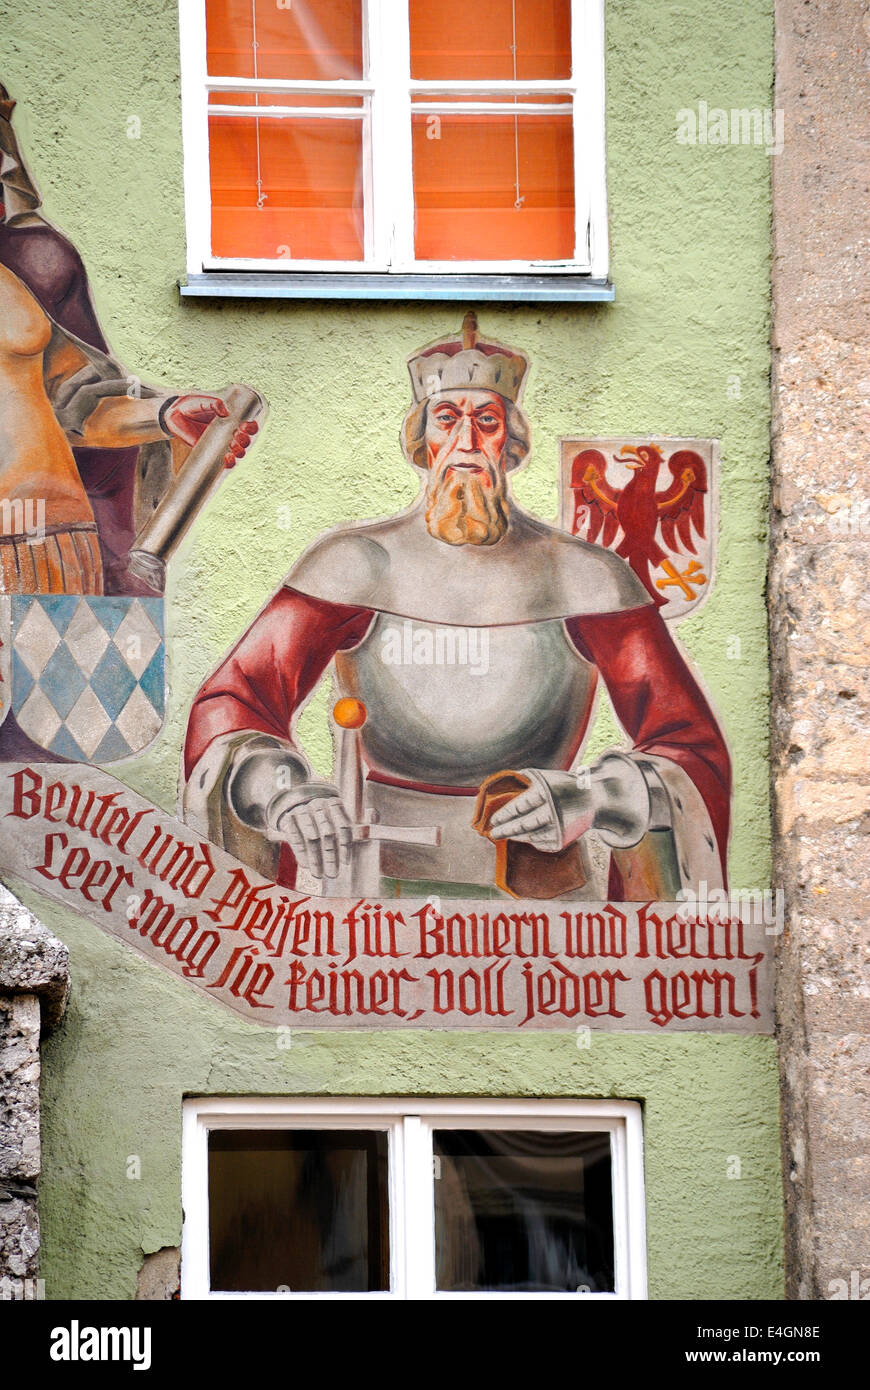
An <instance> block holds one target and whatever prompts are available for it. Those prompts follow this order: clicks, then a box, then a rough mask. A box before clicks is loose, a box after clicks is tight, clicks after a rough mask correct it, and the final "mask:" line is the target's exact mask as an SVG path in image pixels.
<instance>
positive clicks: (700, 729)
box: [566, 604, 731, 874]
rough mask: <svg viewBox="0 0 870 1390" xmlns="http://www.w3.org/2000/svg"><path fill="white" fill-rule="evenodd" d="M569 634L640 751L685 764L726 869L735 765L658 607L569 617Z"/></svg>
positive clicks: (683, 766)
mask: <svg viewBox="0 0 870 1390" xmlns="http://www.w3.org/2000/svg"><path fill="white" fill-rule="evenodd" d="M566 627H567V629H568V634H569V636H570V638H571V640H572V642H573V643H574V645H575V647H576V648H577V650H578V651H579V652H580V654H581V656H584V657H585V658H586V660H587V661H591V662H593V663H594V665H595V666H597V667H598V669H599V671H600V672H601V675H602V678H603V680H604V683H605V685H606V686H607V690H608V693H609V695H610V699H611V701H612V703H613V708H614V711H615V713H616V717H617V719H618V720H619V722H620V724H621V725H622V727H623V728H624V729H625V730H626V732H627V733H628V734H629V736H630V737H631V739H632V742H633V743H634V747H635V749H637V750H638V751H639V752H644V753H652V754H656V755H657V756H659V757H662V758H670V759H671V760H672V761H673V762H675V763H678V764H679V766H680V767H681V768H682V769H683V771H684V772H686V773H687V774H688V776H689V777H691V779H692V781H693V782H694V784H695V786H696V787H697V788H698V791H699V792H700V794H701V796H702V797H703V800H704V804H705V806H706V807H707V811H708V812H709V815H710V820H711V821H712V824H713V830H714V833H715V835H716V840H717V844H718V848H719V854H720V857H721V860H722V872H723V874H724V873H725V872H726V868H727V861H726V855H727V849H728V829H729V818H730V808H731V760H730V758H729V756H728V749H727V747H726V746H725V740H724V738H723V736H722V732H721V730H720V728H719V725H718V724H717V723H716V719H715V716H714V714H713V711H712V710H711V709H710V706H709V704H708V703H707V701H706V699H705V698H704V696H703V694H702V693H701V690H700V688H699V686H698V683H697V681H696V680H695V678H694V676H693V675H692V673H691V671H690V670H689V668H688V666H687V665H686V662H685V661H684V660H683V658H682V656H681V655H680V653H679V651H678V650H677V647H676V644H675V642H674V640H673V638H672V637H671V634H670V633H669V632H668V629H667V627H666V626H665V623H664V620H663V619H662V617H661V615H660V613H659V612H658V609H656V608H655V607H653V605H652V604H650V605H649V606H648V607H646V606H645V607H643V608H633V609H630V610H629V611H627V612H624V613H604V614H594V615H593V616H591V617H585V618H570V619H569V620H568V622H567V623H566Z"/></svg>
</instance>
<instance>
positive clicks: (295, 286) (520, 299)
mask: <svg viewBox="0 0 870 1390" xmlns="http://www.w3.org/2000/svg"><path fill="white" fill-rule="evenodd" d="M178 287H179V290H180V292H181V295H182V297H183V298H185V299H187V298H191V299H198V298H199V299H201V298H206V299H406V300H407V299H458V300H463V301H464V300H468V299H474V300H477V301H480V302H483V301H486V300H503V301H506V302H512V303H515V304H522V303H535V302H539V301H550V302H556V303H566V304H569V303H581V302H584V301H589V302H598V303H600V302H609V301H610V300H612V299H613V297H614V288H613V285H612V284H611V283H610V282H609V281H608V280H595V279H593V278H592V277H591V276H588V275H452V274H451V275H383V274H366V272H365V271H361V272H359V273H356V272H354V273H353V274H349V275H348V274H341V273H339V274H335V275H332V274H321V273H319V272H314V271H301V272H298V273H297V274H285V273H282V272H276V271H268V272H266V273H264V274H260V275H256V274H248V273H246V272H244V271H233V272H223V271H210V272H207V273H205V274H202V275H188V277H187V279H186V280H181V281H179V285H178Z"/></svg>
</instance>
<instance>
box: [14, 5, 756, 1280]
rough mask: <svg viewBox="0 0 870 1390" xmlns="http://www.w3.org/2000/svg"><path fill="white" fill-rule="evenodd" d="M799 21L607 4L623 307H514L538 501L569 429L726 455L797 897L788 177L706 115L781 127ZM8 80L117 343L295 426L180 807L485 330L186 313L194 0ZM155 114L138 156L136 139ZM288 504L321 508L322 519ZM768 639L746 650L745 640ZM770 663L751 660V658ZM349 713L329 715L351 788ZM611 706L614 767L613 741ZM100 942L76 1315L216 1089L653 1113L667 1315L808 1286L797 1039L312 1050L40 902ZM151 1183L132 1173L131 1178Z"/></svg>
mask: <svg viewBox="0 0 870 1390" xmlns="http://www.w3.org/2000/svg"><path fill="white" fill-rule="evenodd" d="M771 11H772V5H771V4H770V3H769V0H695V3H694V4H692V5H691V6H690V7H686V6H685V5H683V4H677V3H670V2H669V0H608V3H607V55H608V56H607V69H608V72H607V76H608V109H607V117H608V169H609V198H610V209H611V235H612V273H613V278H614V280H615V283H616V292H617V298H616V302H615V304H613V305H598V306H594V305H575V306H571V307H553V306H550V305H529V306H522V305H507V306H497V305H492V306H481V307H480V318H481V324H482V327H483V330H484V332H485V333H487V334H491V335H492V336H494V337H497V338H499V339H501V340H502V341H506V342H508V343H515V344H516V345H517V346H518V347H521V348H522V349H524V350H525V351H527V352H528V353H529V354H530V356H531V358H532V362H533V369H532V373H531V379H530V382H529V386H528V390H527V394H526V400H525V404H526V408H527V410H528V413H529V416H530V418H531V421H532V424H533V430H534V453H533V459H532V462H531V464H530V466H529V467H528V468H527V470H526V472H525V473H524V474H523V475H522V476H521V477H520V478H519V479H518V480H517V483H516V491H517V494H518V497H519V500H520V501H521V502H522V503H523V504H524V505H526V506H527V507H529V508H531V509H532V510H534V511H537V512H538V513H539V514H540V515H542V516H544V517H549V518H552V519H555V516H556V507H557V491H556V475H557V456H558V455H557V449H558V440H559V437H560V436H561V435H576V434H579V433H584V434H603V435H607V434H609V433H612V434H632V433H643V432H645V431H646V432H650V433H657V432H658V433H661V434H669V435H686V436H701V437H710V436H712V437H716V438H718V439H720V440H721V451H722V460H723V466H722V495H721V532H720V545H719V558H718V565H717V573H716V582H715V587H714V589H713V592H712V594H711V597H710V599H709V601H708V602H707V604H706V607H705V608H704V610H703V611H702V613H701V614H699V615H698V616H696V617H695V618H693V619H689V620H688V621H687V622H686V623H684V624H683V625H682V627H681V629H680V638H681V641H682V642H683V643H684V645H685V646H686V648H687V649H688V650H689V651H690V652H691V653H692V655H693V656H694V657H695V658H696V660H697V662H698V663H699V665H700V668H701V671H702V673H703V678H704V681H705V684H706V686H707V689H708V690H709V692H710V695H711V697H712V700H713V702H714V705H715V707H716V709H717V711H718V713H719V715H720V717H721V719H722V721H723V724H724V727H725V730H726V733H727V735H728V737H729V739H730V743H731V748H732V752H733V756H734V770H735V784H736V790H735V800H734V831H733V836H732V848H731V866H730V867H731V879H732V883H733V884H734V885H736V886H738V887H746V888H748V887H752V886H758V887H763V886H766V885H767V884H768V883H769V872H770V869H769V858H768V851H769V833H768V808H767V794H768V766H767V716H768V707H767V651H766V615H765V605H764V587H765V567H766V523H767V460H768V439H769V435H768V431H769V399H768V390H769V382H768V364H769V349H768V307H769V306H768V269H769V267H768V258H769V214H770V206H769V172H770V170H769V159H768V156H767V155H766V154H765V152H764V150H763V148H758V147H752V146H750V147H740V146H738V147H727V146H726V147H721V148H713V147H696V148H693V147H690V146H686V145H680V144H678V143H677V142H676V140H675V130H676V120H675V113H676V111H677V110H678V109H679V108H682V107H692V106H696V105H697V103H698V101H699V100H705V101H707V102H708V103H709V104H710V105H711V106H720V107H725V108H730V107H732V106H736V107H752V106H761V107H767V106H769V105H770V101H771V82H772V13H771ZM0 29H2V32H3V35H4V43H3V50H4V51H3V68H2V72H0V76H2V78H3V80H4V81H5V82H6V83H7V85H8V86H9V88H10V89H11V91H12V94H13V95H14V96H15V97H16V98H17V99H18V102H19V106H18V109H17V111H16V117H15V120H16V127H17V129H18V132H19V137H20V139H21V143H22V148H23V149H24V150H25V152H26V153H27V155H28V156H29V163H30V165H31V168H32V171H33V173H34V175H35V177H36V179H37V181H38V182H39V184H40V185H41V188H42V191H43V195H44V202H45V208H46V211H47V214H48V215H49V217H51V218H52V219H53V220H54V221H55V222H56V223H57V225H58V226H60V227H61V228H63V230H64V231H65V232H66V233H67V234H68V235H69V236H70V237H71V238H72V239H73V241H74V242H75V243H76V245H77V246H78V247H79V249H80V250H81V252H82V254H83V257H84V260H85V263H86V265H87V267H88V271H89V274H90V278H91V281H92V284H93V288H94V294H95V298H96V302H97V307H98V310H99V313H100V316H101V319H102V322H103V326H104V329H105V331H106V333H107V336H108V337H109V339H110V342H111V344H112V347H113V350H114V351H115V352H116V353H117V354H118V356H119V357H120V358H121V359H122V360H123V361H124V362H125V363H126V364H127V366H128V368H129V369H130V371H131V372H134V373H135V374H137V375H138V376H140V377H141V378H142V379H144V380H146V381H158V382H162V383H165V384H166V385H167V386H171V387H173V388H176V389H181V388H187V387H199V388H201V389H209V388H217V387H221V386H223V385H225V384H227V383H228V382H230V381H250V382H252V383H253V384H254V385H256V386H257V387H258V389H260V390H261V391H262V392H263V393H264V394H265V395H266V396H267V397H268V399H269V401H270V402H271V414H270V418H269V421H268V424H267V427H266V429H265V431H264V433H263V436H262V438H261V440H260V442H259V444H258V447H257V448H256V450H255V452H254V454H253V456H252V458H251V459H250V461H249V462H248V463H245V464H243V465H241V466H240V467H238V468H237V469H236V470H235V471H234V473H233V474H232V475H231V476H229V477H228V478H227V480H226V482H225V483H224V485H223V487H222V489H221V491H220V493H219V495H218V496H217V497H216V498H215V499H213V501H212V502H211V503H210V505H209V506H208V508H207V510H206V512H205V514H204V515H203V516H202V517H201V518H200V520H199V522H198V523H197V525H196V527H195V529H194V532H193V533H192V534H191V535H190V536H189V537H188V538H187V541H186V542H185V544H184V547H183V550H182V552H181V553H180V555H179V556H178V557H177V559H176V561H175V563H174V567H173V569H172V573H171V579H170V585H169V590H168V605H167V613H168V627H169V633H170V653H171V656H170V660H171V702H170V708H169V715H168V718H167V722H166V726H165V729H164V731H163V734H162V736H161V737H160V738H159V740H158V741H157V743H156V744H155V745H154V746H153V747H152V748H151V749H150V750H149V751H148V752H147V754H146V755H145V756H143V757H141V758H140V759H139V760H138V761H137V762H136V763H134V764H132V765H127V766H126V767H124V768H118V772H119V773H120V775H121V776H122V777H123V778H124V779H125V780H128V781H129V782H130V784H131V785H132V786H134V787H135V788H136V789H137V790H139V791H141V792H142V793H144V794H145V795H147V796H149V797H150V798H151V799H153V800H155V801H157V802H159V803H160V804H161V805H163V806H164V807H166V808H167V809H169V810H171V809H173V808H174V806H175V798H176V792H177V773H178V761H179V750H180V744H181V738H182V733H183V728H184V723H185V718H186V711H187V709H188V707H189V704H190V700H191V697H192V695H193V693H194V691H195V689H196V687H197V686H198V684H199V683H200V681H201V680H202V678H203V677H204V675H205V674H206V673H207V672H208V671H209V670H210V669H211V668H212V667H213V666H214V664H215V662H216V661H217V659H218V658H219V656H220V655H221V654H222V653H223V652H224V651H225V650H226V649H227V647H228V646H229V645H230V644H231V643H232V641H233V640H234V638H235V637H236V636H237V635H238V634H239V633H240V631H241V630H242V629H243V628H244V626H245V625H246V624H247V623H248V621H249V620H250V618H251V617H252V616H253V615H254V614H255V613H256V611H257V610H258V608H259V607H260V606H261V604H262V603H263V602H264V600H265V599H266V597H267V596H268V595H269V594H270V592H271V591H272V589H273V588H274V587H275V586H276V585H277V583H278V582H279V581H280V579H281V577H282V576H283V574H284V573H285V572H286V570H287V569H288V568H289V566H290V564H291V562H292V561H293V559H294V558H295V557H296V556H297V555H298V554H299V552H300V551H301V550H302V549H303V547H304V546H305V545H306V544H307V543H308V542H309V541H310V540H311V539H312V538H313V537H314V536H315V535H317V534H318V533H319V532H320V531H322V530H323V529H324V528H325V527H327V526H329V525H331V524H333V523H334V522H336V521H338V520H342V519H345V518H347V517H349V516H351V515H355V516H360V517H366V516H372V517H374V516H378V515H383V514H385V513H389V512H392V511H395V510H397V509H398V508H399V507H400V506H404V505H405V504H407V503H408V502H409V501H410V500H411V498H412V496H413V493H414V481H413V479H412V478H411V476H410V472H409V470H408V469H407V467H406V466H405V464H404V463H403V461H402V459H401V455H400V452H399V448H398V444H397V434H398V428H399V424H400V421H401V418H402V415H403V413H404V409H405V407H406V404H407V399H408V386H407V375H406V369H405V366H404V359H405V358H406V356H407V355H408V353H409V352H411V351H412V350H413V349H414V348H416V347H418V346H419V345H420V344H421V343H424V342H426V341H428V340H430V339H432V338H434V337H435V336H436V335H437V334H439V333H442V332H444V331H446V330H450V331H452V330H455V329H456V328H458V324H459V320H460V318H461V313H462V311H463V309H464V307H465V306H456V307H454V306H451V305H445V304H431V305H429V304H398V305H397V304H389V305H388V304H382V305H379V304H371V303H366V304H350V305H339V304H335V303H332V304H323V305H317V304H302V305H300V304H298V303H293V302H283V303H275V302H269V303H262V302H261V303H239V302H238V301H228V302H223V303H222V302H220V301H194V302H192V301H189V300H188V301H186V302H185V303H183V304H182V303H180V302H179V298H178V293H177V290H176V287H175V282H176V280H177V278H178V277H179V275H181V274H182V272H183V267H184V224H183V199H182V175H181V167H182V166H181V135H180V98H179V80H178V33H177V16H176V6H175V4H174V3H173V0H139V3H138V4H137V5H135V6H125V7H123V8H119V7H118V6H117V4H114V3H109V0H88V3H87V4H86V5H84V6H82V5H80V4H78V3H73V0H29V3H27V4H26V5H25V4H24V3H23V2H22V0H15V3H14V4H11V5H10V4H8V3H5V4H2V5H0ZM130 116H137V117H139V119H140V121H141V134H140V138H138V139H130V138H128V134H127V131H128V117H130ZM279 507H289V508H290V524H289V527H284V526H282V525H281V522H282V521H283V520H284V519H285V518H284V514H282V513H279V510H278V509H279ZM734 638H737V639H739V643H735V642H734V640H733V639H734ZM738 652H739V655H738V654H737V653H738ZM325 708H326V704H325V697H324V698H322V699H320V700H315V701H314V702H313V703H312V705H311V706H310V707H309V709H308V710H307V711H306V713H305V715H304V716H303V721H302V726H301V732H302V736H303V740H304V741H305V743H306V747H307V749H308V751H309V753H311V754H312V756H313V758H314V761H315V763H316V764H317V765H319V767H320V768H321V769H322V770H327V769H328V767H329V756H330V755H329V745H328V737H327V732H326V723H325ZM614 733H615V729H614V726H613V724H612V721H611V720H610V718H609V716H607V715H606V713H603V712H602V713H601V714H599V718H598V724H597V726H596V729H595V732H594V736H593V742H592V743H591V745H590V752H596V751H598V750H600V749H601V748H602V747H604V746H606V745H607V744H608V743H609V742H612V740H613V738H614ZM10 886H11V887H13V889H15V891H18V892H19V893H20V895H21V896H22V898H24V899H25V900H26V901H27V902H28V904H29V905H30V906H31V907H32V908H33V910H34V911H36V912H37V913H38V915H40V916H41V917H42V919H43V920H44V921H45V922H46V924H47V925H49V926H50V927H51V928H52V929H53V930H54V931H55V932H56V933H57V935H58V936H60V937H61V938H62V939H63V940H64V941H65V942H66V943H67V944H68V945H69V947H70V950H71V955H72V972H73V994H72V1002H71V1005H70V1010H69V1013H68V1016H67V1019H66V1021H65V1023H64V1025H63V1027H62V1028H61V1030H60V1031H59V1032H58V1033H57V1034H56V1035H55V1036H54V1037H52V1038H51V1039H50V1040H49V1042H48V1043H47V1045H46V1047H45V1051H44V1077H43V1099H44V1172H43V1177H42V1180H41V1216H42V1224H43V1241H44V1245H43V1259H42V1273H43V1275H44V1277H45V1280H46V1291H47V1296H48V1297H49V1298H64V1297H92V1298H129V1297H131V1296H132V1295H133V1293H134V1292H135V1287H136V1274H137V1270H138V1268H139V1266H140V1264H141V1262H142V1258H143V1252H150V1251H153V1250H156V1249H158V1248H160V1247H161V1246H164V1245H175V1244H177V1243H178V1242H179V1239H180V1233H181V1207H180V1177H179V1174H180V1122H181V1099H182V1097H183V1096H184V1095H185V1094H198V1093H227V1094H251V1093H267V1094H275V1093H288V1094H292V1093H297V1094H311V1093H354V1092H356V1093H360V1094H380V1093H393V1094H413V1093H417V1092H419V1093H421V1094H460V1095H474V1094H489V1095H530V1096H543V1095H547V1094H552V1095H571V1096H620V1097H625V1098H639V1099H642V1100H643V1102H644V1105H645V1141H646V1180H647V1194H648V1223H649V1226H648V1238H649V1273H650V1291H651V1295H652V1297H654V1298H683V1299H692V1298H745V1299H759V1298H777V1297H780V1296H781V1293H782V1270H781V1208H782V1197H781V1182H780V1164H779V1139H778V1104H779V1102H778V1089H777V1071H776V1056H775V1046H774V1042H773V1040H772V1039H770V1038H764V1037H750V1038H738V1037H736V1036H718V1037H716V1036H712V1035H700V1034H698V1035H685V1034H684V1035H682V1036H679V1037H659V1036H650V1035H624V1036H616V1035H613V1034H610V1035H607V1034H599V1035H594V1036H593V1039H592V1044H591V1047H590V1048H588V1049H578V1048H577V1046H576V1040H575V1038H574V1036H573V1035H553V1034H547V1035H544V1034H539V1035H536V1036H504V1035H499V1036H495V1035H483V1034H474V1035H472V1034H465V1035H461V1034H456V1035H443V1034H427V1033H419V1032H418V1033H414V1032H408V1033H402V1034H397V1033H395V1032H393V1033H390V1034H375V1033H360V1034H355V1035H352V1034H332V1035H327V1034H321V1035H318V1034H313V1033H308V1034H298V1035H296V1034H294V1039H293V1045H292V1047H291V1048H290V1049H289V1050H281V1049H279V1048H277V1047H276V1040H275V1036H274V1034H273V1033H271V1032H270V1031H268V1030H265V1029H264V1030H258V1029H256V1028H254V1027H252V1026H250V1025H247V1024H245V1023H243V1022H241V1021H238V1020H235V1019H233V1018H232V1017H231V1016H230V1015H229V1014H228V1013H226V1012H225V1011H224V1010H223V1009H221V1008H219V1007H218V1006H217V1005H214V1006H210V1004H209V1002H208V1001H206V1000H203V999H202V998H200V997H199V996H197V995H196V994H195V993H194V991H193V990H191V989H188V988H186V987H185V986H184V985H183V984H182V983H180V982H179V981H177V980H175V979H173V978H171V977H170V976H169V975H168V974H166V973H163V972H161V971H160V970H158V969H157V968H156V967H155V966H152V965H151V964H150V963H148V962H146V961H143V960H142V959H140V958H139V957H137V956H135V955H134V954H133V952H132V951H130V950H128V949H127V948H125V947H124V946H123V945H122V944H120V943H118V942H116V941H114V940H113V939H111V938H109V937H108V936H106V935H104V934H103V933H102V932H101V931H99V930H98V929H97V928H96V927H95V926H92V925H90V923H88V922H87V921H85V920H84V919H82V918H77V917H73V916H70V915H67V914H66V913H65V912H63V911H62V910H61V909H60V908H58V907H56V906H55V905H53V904H50V903H49V902H48V900H47V899H44V898H42V897H40V896H39V895H37V894H35V893H33V892H31V891H29V890H27V889H25V888H23V887H22V886H21V885H19V884H17V883H14V882H11V883H10ZM131 1154H138V1155H139V1156H140V1157H141V1161H142V1168H141V1178H140V1179H139V1180H138V1181H131V1180H129V1179H128V1178H127V1176H126V1159H127V1156H128V1155H131ZM732 1155H737V1156H739V1158H740V1160H741V1166H742V1177H741V1178H740V1179H739V1180H735V1179H733V1178H732V1179H729V1178H728V1177H727V1176H726V1173H727V1166H728V1160H729V1158H730V1156H732Z"/></svg>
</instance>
